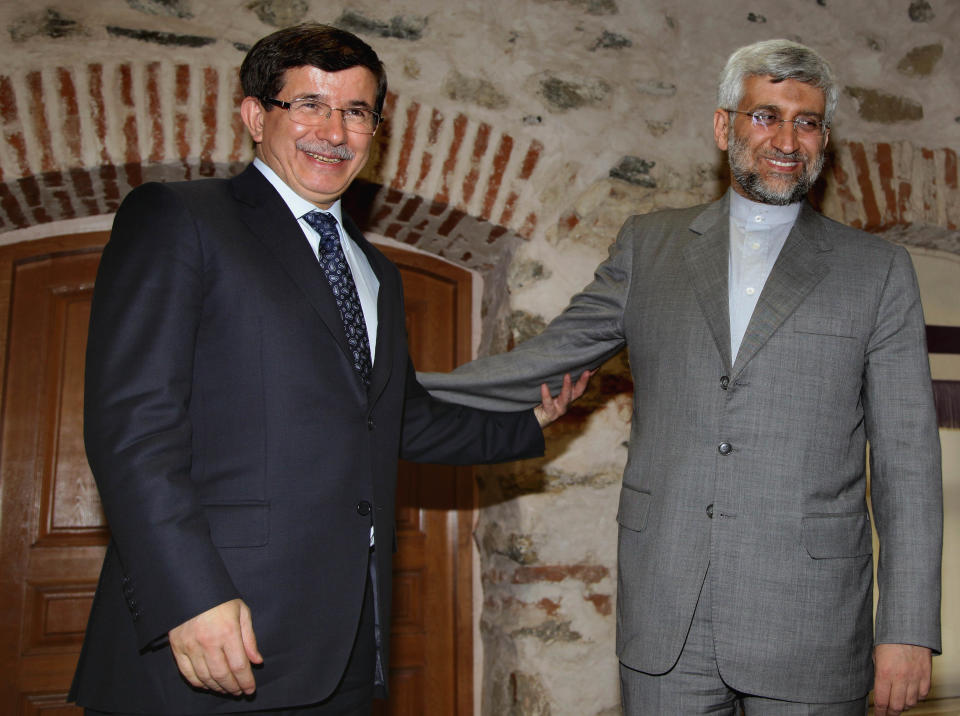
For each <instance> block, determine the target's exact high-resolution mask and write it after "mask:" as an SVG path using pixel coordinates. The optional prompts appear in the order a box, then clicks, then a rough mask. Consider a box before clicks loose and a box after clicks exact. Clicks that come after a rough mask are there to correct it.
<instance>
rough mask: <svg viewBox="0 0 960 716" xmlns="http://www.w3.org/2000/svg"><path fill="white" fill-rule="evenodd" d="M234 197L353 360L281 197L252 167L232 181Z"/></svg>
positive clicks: (243, 216)
mask: <svg viewBox="0 0 960 716" xmlns="http://www.w3.org/2000/svg"><path fill="white" fill-rule="evenodd" d="M231 182H232V185H233V191H234V196H235V197H236V198H237V200H238V201H239V202H240V207H239V216H240V219H241V220H242V221H243V222H244V223H245V224H246V225H247V226H248V227H249V228H250V230H251V232H252V233H253V234H254V235H255V236H256V237H257V238H258V239H259V240H260V241H261V243H263V244H264V246H266V247H267V248H268V249H269V250H270V251H271V253H273V255H274V256H275V257H276V258H277V261H279V263H280V265H281V266H282V267H283V269H284V271H286V273H287V275H289V276H290V278H291V280H292V281H293V282H294V283H295V284H296V285H297V286H298V287H299V289H300V290H301V291H302V292H303V293H304V295H305V296H306V297H307V300H308V301H309V302H310V304H311V305H312V306H313V307H314V309H315V310H316V312H317V313H318V314H319V316H320V319H321V320H322V321H323V323H324V324H325V325H326V327H327V329H328V330H329V332H330V335H331V336H332V337H333V340H334V341H335V342H336V343H337V345H339V346H340V349H341V350H342V351H343V352H344V355H345V356H346V357H347V358H348V359H349V360H350V364H351V365H352V363H353V359H352V356H351V351H350V348H349V346H348V345H347V338H346V335H345V334H344V331H343V320H342V319H341V318H340V310H339V309H338V308H337V304H336V301H335V300H334V298H333V293H332V292H331V291H330V285H329V284H328V283H327V282H326V281H325V280H323V275H322V273H321V272H320V268H319V266H318V265H317V257H316V256H314V255H313V252H312V251H311V250H310V244H309V243H308V242H307V240H306V238H305V237H304V235H303V229H301V228H300V224H299V223H298V222H297V220H296V219H295V218H294V216H293V214H292V213H291V212H290V208H289V207H288V206H287V204H286V203H285V202H284V201H283V199H282V198H281V196H280V195H279V194H278V193H277V192H276V190H275V189H274V188H273V186H271V184H270V182H268V181H267V180H266V178H265V177H264V176H263V174H261V173H260V170H258V169H257V168H256V167H254V166H253V165H250V166H248V167H247V169H246V170H245V171H244V172H243V173H241V174H239V175H237V176H236V177H234V178H233V179H232V180H231Z"/></svg>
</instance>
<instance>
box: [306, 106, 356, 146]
mask: <svg viewBox="0 0 960 716" xmlns="http://www.w3.org/2000/svg"><path fill="white" fill-rule="evenodd" d="M311 129H313V132H314V134H315V135H316V136H318V137H322V138H323V139H326V140H327V141H329V142H330V143H331V144H342V143H343V141H344V139H345V137H346V134H347V130H346V128H345V127H344V124H343V112H340V111H338V110H335V109H332V110H330V114H329V115H327V117H326V119H323V120H322V121H321V122H320V123H318V124H316V125H314V126H313V127H312V128H311Z"/></svg>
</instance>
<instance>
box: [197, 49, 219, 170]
mask: <svg viewBox="0 0 960 716" xmlns="http://www.w3.org/2000/svg"><path fill="white" fill-rule="evenodd" d="M219 80H220V74H219V73H218V72H217V70H216V69H214V68H213V67H205V68H204V69H203V106H202V107H201V109H200V117H201V122H202V131H201V133H200V175H201V176H213V175H214V173H215V171H216V167H215V166H214V164H213V153H214V151H216V148H217V99H218V98H219V96H220V91H219V90H220V87H219Z"/></svg>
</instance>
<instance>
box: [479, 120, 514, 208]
mask: <svg viewBox="0 0 960 716" xmlns="http://www.w3.org/2000/svg"><path fill="white" fill-rule="evenodd" d="M512 153H513V137H511V136H509V135H507V134H503V135H501V136H500V144H499V145H498V146H497V152H496V154H494V155H493V171H491V172H490V176H489V178H488V179H487V190H486V192H485V194H484V197H483V206H482V207H481V208H480V218H481V219H484V220H489V219H490V216H491V214H492V213H493V205H494V204H495V203H496V201H497V196H498V195H499V193H500V185H501V184H502V183H503V175H504V172H506V170H507V164H508V163H509V161H510V155H511V154H512Z"/></svg>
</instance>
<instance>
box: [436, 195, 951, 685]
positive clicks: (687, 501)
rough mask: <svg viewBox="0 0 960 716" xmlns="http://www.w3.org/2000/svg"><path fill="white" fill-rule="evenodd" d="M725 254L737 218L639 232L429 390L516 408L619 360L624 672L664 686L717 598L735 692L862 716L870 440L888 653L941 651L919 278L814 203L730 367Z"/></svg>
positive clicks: (936, 459) (701, 217)
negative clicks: (854, 710) (623, 364)
mask: <svg viewBox="0 0 960 716" xmlns="http://www.w3.org/2000/svg"><path fill="white" fill-rule="evenodd" d="M729 243H730V241H729V200H728V198H727V197H724V198H723V199H722V200H721V201H718V202H716V203H714V204H711V205H708V206H698V207H693V208H690V209H683V210H675V211H661V212H657V213H653V214H648V215H646V216H634V217H631V218H630V219H628V220H627V222H626V223H625V224H624V226H623V229H622V230H621V231H620V236H619V237H618V238H617V241H616V243H615V244H614V245H613V246H612V247H611V249H610V257H609V258H608V259H607V260H606V261H604V262H603V263H602V264H600V266H599V267H598V268H597V271H596V275H595V279H594V281H593V282H592V283H591V284H590V285H589V286H587V287H586V288H585V289H584V290H583V291H582V292H581V293H579V294H577V295H576V296H574V297H573V298H572V299H571V302H570V305H569V306H567V308H566V309H565V310H564V312H563V313H562V314H561V315H560V316H559V317H557V318H556V319H554V321H553V322H552V323H551V324H550V325H549V326H548V327H547V329H546V330H545V331H544V332H543V333H541V334H540V335H539V336H537V337H535V338H533V339H531V340H529V341H527V342H525V343H523V344H521V345H519V346H517V347H516V348H515V349H514V350H512V351H511V352H510V353H505V354H502V355H499V356H494V357H492V358H485V359H482V360H479V361H474V362H473V363H468V364H467V365H465V366H461V367H460V368H459V369H457V370H456V371H454V372H453V373H450V374H424V375H422V376H421V381H422V383H423V385H425V386H426V387H427V388H428V389H429V390H431V391H432V392H433V394H434V395H437V396H439V397H442V398H444V399H447V400H463V401H464V402H466V403H467V404H471V405H475V406H481V407H487V408H491V407H496V408H497V409H510V408H513V409H519V408H521V407H524V406H525V405H529V404H531V403H533V402H535V401H536V400H537V397H536V396H537V395H538V390H539V385H540V383H541V382H543V381H545V380H547V381H549V382H551V383H553V384H554V385H556V381H557V379H558V378H559V377H560V376H562V375H563V374H564V373H566V372H570V373H572V374H574V375H576V374H578V373H579V371H580V370H581V369H582V368H583V367H585V366H593V365H596V364H598V363H599V362H602V361H603V360H605V359H606V358H608V357H609V356H611V355H612V354H614V353H616V352H617V351H619V350H620V349H621V348H623V347H624V346H626V347H627V348H628V349H629V351H630V369H631V373H632V376H633V383H634V407H633V420H632V426H631V434H630V449H629V457H628V460H627V464H626V467H625V468H624V474H623V490H622V491H621V495H620V505H619V510H618V513H617V520H618V522H619V524H620V532H619V552H618V554H619V578H618V585H619V590H618V596H617V611H618V614H617V653H618V655H619V657H620V660H621V661H622V662H623V663H624V664H626V665H627V666H629V667H631V668H633V669H637V670H640V671H644V672H647V673H654V674H659V673H663V672H666V671H667V670H669V669H670V668H671V667H672V666H673V664H674V663H676V660H677V658H678V656H679V655H680V651H681V649H682V647H683V644H684V640H685V638H686V635H687V631H688V630H689V628H690V623H691V619H692V617H693V612H694V607H695V606H696V604H697V598H698V596H699V594H700V589H701V586H702V585H703V583H704V579H705V578H706V579H708V580H709V582H710V589H711V595H712V604H713V609H712V614H711V618H712V626H713V634H714V642H715V646H716V657H717V664H718V666H719V669H720V673H721V674H722V675H723V678H724V680H725V681H726V682H727V683H728V684H730V686H731V687H733V688H735V689H737V690H741V691H744V692H747V693H751V694H756V695H760V696H767V697H771V698H779V699H786V700H791V701H807V702H821V701H845V700H852V699H856V698H859V697H861V696H864V695H865V694H866V693H867V691H868V690H869V688H870V686H871V682H872V675H873V671H872V669H873V665H872V662H871V658H870V656H871V653H870V647H871V645H872V643H873V640H874V630H873V629H872V628H871V627H872V626H873V625H872V624H871V617H872V614H871V611H872V609H871V608H872V606H873V600H872V597H873V590H872V588H871V587H872V577H873V574H872V570H871V559H870V558H871V552H872V544H871V534H870V518H869V515H868V512H867V504H866V500H865V495H866V475H865V473H866V465H865V459H864V454H865V447H866V442H867V440H869V441H870V455H871V479H872V482H871V499H872V504H873V512H874V516H875V518H876V520H875V521H876V527H877V533H878V535H879V538H880V560H879V569H878V582H879V587H880V590H879V591H880V601H879V604H878V607H877V617H876V626H875V632H876V640H877V641H882V642H893V643H906V644H918V645H921V646H928V647H930V648H931V649H933V650H934V651H938V650H939V649H940V552H941V532H942V495H941V486H940V443H939V437H938V432H937V422H936V415H935V413H934V408H933V396H932V391H931V384H930V369H929V364H928V361H927V354H926V346H925V341H924V325H923V313H922V311H921V307H920V295H919V291H918V289H917V283H916V278H915V276H914V273H913V267H912V265H911V263H910V257H909V255H908V254H907V252H906V251H905V250H904V249H903V248H902V247H898V246H895V245H893V244H891V243H889V242H886V241H883V240H881V239H878V238H876V237H874V236H870V235H868V234H866V233H864V232H862V231H857V230H856V229H852V228H850V227H847V226H843V225H841V224H838V223H836V222H834V221H831V220H830V219H828V218H826V217H824V216H822V215H820V214H818V213H817V212H816V211H814V210H813V209H812V208H811V207H810V205H809V204H805V205H804V206H803V208H802V210H801V212H800V215H799V217H798V218H797V221H796V223H795V224H794V226H793V229H792V230H791V232H790V235H789V236H788V238H787V240H786V243H785V244H784V246H783V249H782V250H781V252H780V255H779V257H778V258H777V261H776V263H775V265H774V267H773V270H772V271H771V273H770V276H769V278H768V279H767V282H766V284H765V285H764V288H763V291H762V292H761V295H760V298H759V301H758V302H757V306H756V309H755V310H754V313H753V316H752V318H751V319H750V323H749V325H748V327H747V331H746V334H745V335H744V337H743V342H742V344H741V346H740V351H739V353H738V355H736V356H731V355H730V327H729V310H728V289H727V272H728V269H727V266H728V249H729ZM708 565H709V570H708Z"/></svg>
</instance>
